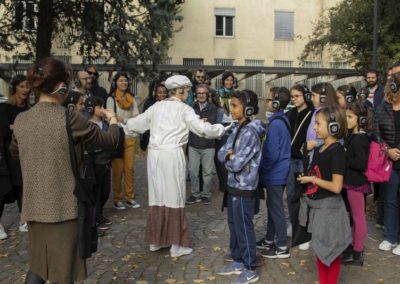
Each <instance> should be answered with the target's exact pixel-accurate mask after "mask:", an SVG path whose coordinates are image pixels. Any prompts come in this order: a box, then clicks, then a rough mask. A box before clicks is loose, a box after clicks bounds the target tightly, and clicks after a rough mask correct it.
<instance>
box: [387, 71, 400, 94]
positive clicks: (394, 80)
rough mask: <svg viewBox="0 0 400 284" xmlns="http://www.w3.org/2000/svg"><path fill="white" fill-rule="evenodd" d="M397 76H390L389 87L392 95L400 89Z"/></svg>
mask: <svg viewBox="0 0 400 284" xmlns="http://www.w3.org/2000/svg"><path fill="white" fill-rule="evenodd" d="M397 77H398V76H397V74H392V79H391V81H390V84H389V87H390V90H391V91H392V93H393V94H395V93H397V92H398V91H399V89H400V86H399V85H400V84H399V82H398V80H397Z"/></svg>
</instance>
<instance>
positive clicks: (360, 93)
mask: <svg viewBox="0 0 400 284" xmlns="http://www.w3.org/2000/svg"><path fill="white" fill-rule="evenodd" d="M357 97H359V98H361V99H362V100H365V99H366V98H367V94H366V93H365V91H364V88H362V89H361V90H360V92H359V93H358V94H357Z"/></svg>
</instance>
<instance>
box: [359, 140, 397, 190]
mask: <svg viewBox="0 0 400 284" xmlns="http://www.w3.org/2000/svg"><path fill="white" fill-rule="evenodd" d="M392 166H393V163H392V161H391V160H390V159H389V155H388V151H387V146H386V144H384V143H378V142H375V141H371V144H370V146H369V156H368V165H367V170H366V172H365V176H366V177H367V179H368V181H369V182H377V183H382V182H387V181H389V178H390V175H391V174H392Z"/></svg>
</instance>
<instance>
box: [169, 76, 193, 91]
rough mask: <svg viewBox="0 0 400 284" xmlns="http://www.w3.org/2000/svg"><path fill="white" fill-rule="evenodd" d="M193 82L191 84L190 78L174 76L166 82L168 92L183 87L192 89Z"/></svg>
mask: <svg viewBox="0 0 400 284" xmlns="http://www.w3.org/2000/svg"><path fill="white" fill-rule="evenodd" d="M191 86H192V82H190V80H189V78H188V77H186V76H183V75H174V76H171V77H169V78H168V79H167V80H166V81H165V87H166V88H167V89H168V90H173V89H176V88H182V87H191Z"/></svg>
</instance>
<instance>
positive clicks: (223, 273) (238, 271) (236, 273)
mask: <svg viewBox="0 0 400 284" xmlns="http://www.w3.org/2000/svg"><path fill="white" fill-rule="evenodd" d="M242 272H243V270H235V271H229V272H218V273H217V274H218V275H222V276H229V275H240V274H241V273H242Z"/></svg>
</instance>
